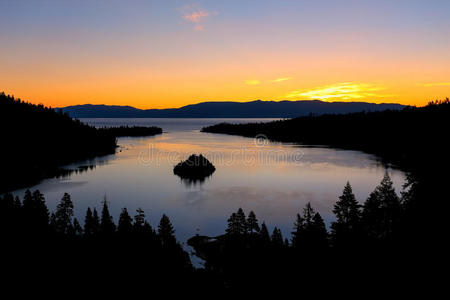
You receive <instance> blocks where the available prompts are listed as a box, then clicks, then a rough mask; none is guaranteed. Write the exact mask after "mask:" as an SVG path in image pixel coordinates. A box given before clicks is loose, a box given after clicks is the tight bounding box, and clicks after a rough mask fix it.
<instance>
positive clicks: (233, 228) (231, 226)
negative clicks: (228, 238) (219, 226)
mask: <svg viewBox="0 0 450 300" xmlns="http://www.w3.org/2000/svg"><path fill="white" fill-rule="evenodd" d="M227 223H228V226H227V229H226V230H225V232H226V233H227V234H229V235H237V234H239V226H238V222H237V218H236V213H232V214H231V216H230V217H229V218H228V220H227Z"/></svg>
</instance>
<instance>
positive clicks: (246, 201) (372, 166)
mask: <svg viewBox="0 0 450 300" xmlns="http://www.w3.org/2000/svg"><path fill="white" fill-rule="evenodd" d="M120 121H121V122H124V120H120ZM246 121H248V120H246ZM96 122H97V123H96V124H100V123H99V121H98V120H97V121H96ZM110 122H116V123H117V122H118V121H117V120H112V121H110ZM130 122H131V121H130ZM138 122H139V123H138V124H139V125H142V124H143V123H145V122H148V125H156V126H158V125H160V126H162V127H163V129H164V130H165V131H166V133H164V134H163V135H160V136H155V137H148V138H120V139H119V144H120V145H121V147H120V151H118V153H117V154H116V155H110V156H106V157H102V158H98V159H96V160H92V161H90V162H80V163H78V164H73V165H71V166H67V169H71V170H74V171H73V172H72V173H70V174H68V176H64V177H63V178H59V179H58V178H54V179H49V180H45V181H43V182H42V183H41V184H39V185H37V186H35V187H33V188H38V189H40V190H41V192H43V193H44V194H45V196H46V200H47V203H48V205H49V208H50V209H54V208H55V207H56V204H57V203H58V201H59V200H60V199H61V197H62V195H63V193H64V192H68V193H70V194H71V196H72V199H73V201H74V203H75V215H76V217H77V218H78V219H79V220H83V219H84V214H85V212H86V209H87V207H88V206H90V207H97V209H99V207H100V202H101V200H102V199H103V197H104V195H105V194H106V195H107V197H108V201H109V203H110V209H111V213H112V215H113V216H114V219H115V221H117V220H118V216H119V214H120V210H121V208H122V207H127V208H128V209H129V211H135V209H136V208H138V207H141V208H143V209H144V211H145V213H146V215H147V216H148V218H149V221H150V223H151V224H152V225H153V226H156V225H157V221H158V220H159V219H160V218H161V215H162V214H163V213H165V214H167V215H168V216H170V218H171V220H172V221H173V224H174V226H175V228H176V230H177V231H176V235H177V237H178V238H179V239H180V240H182V241H184V240H186V239H187V238H189V237H191V236H193V235H194V234H196V233H200V234H206V235H216V234H220V233H223V231H224V229H225V227H226V220H227V218H228V216H229V215H230V214H231V213H232V212H235V211H236V210H237V208H239V207H242V208H243V209H244V210H245V211H246V212H248V211H250V210H253V211H254V212H255V213H256V215H257V217H258V218H259V220H260V221H265V222H266V224H268V227H269V230H272V229H273V226H275V225H277V227H280V228H281V230H282V232H283V235H286V236H289V235H290V232H291V231H292V226H293V225H292V224H293V222H294V218H295V214H296V213H297V212H299V211H301V209H302V208H303V207H304V205H305V204H306V203H307V202H311V204H312V206H313V207H314V209H316V210H317V211H318V212H320V213H321V214H322V216H323V217H324V219H325V221H326V223H327V224H329V222H330V221H331V220H332V207H333V204H334V202H335V201H336V200H337V199H338V196H339V195H340V194H341V192H342V189H343V187H344V185H345V183H346V182H347V181H350V182H351V183H352V185H353V187H354V192H355V194H356V197H357V199H358V200H359V201H361V202H362V201H364V200H365V199H366V198H367V197H368V195H369V193H370V192H371V191H372V190H373V189H374V188H375V186H376V185H377V184H378V183H379V182H380V180H381V179H382V177H383V174H384V172H385V167H384V166H383V165H382V164H380V162H378V161H377V160H376V158H375V157H373V156H371V155H368V154H364V153H361V152H357V151H346V150H336V149H330V148H320V147H305V146H298V145H289V144H281V143H273V142H268V143H267V144H264V145H263V146H261V145H260V144H258V143H255V141H254V140H253V139H249V138H244V137H238V136H228V135H218V134H211V133H201V132H199V131H198V129H200V128H201V127H202V126H206V125H210V124H214V123H218V122H220V120H204V119H201V120H190V121H189V122H188V124H187V125H186V124H183V121H182V120H163V123H161V124H168V123H170V127H169V128H170V132H168V131H169V130H168V128H165V127H164V125H161V124H158V122H157V121H156V120H138ZM177 122H178V123H177ZM208 122H209V123H208ZM132 124H134V123H129V125H132ZM193 124H195V130H193V129H192V128H193V127H194V125H193ZM193 153H203V154H205V156H207V158H208V159H209V160H210V161H211V162H212V163H213V164H214V166H215V167H216V171H215V172H214V175H213V176H212V177H207V178H205V180H204V181H196V182H191V181H189V180H182V179H180V178H179V177H178V176H174V174H173V168H174V166H175V165H176V164H177V163H178V162H180V161H181V160H184V159H186V158H187V157H188V156H189V155H191V154H193ZM389 173H390V175H391V177H392V179H393V181H394V184H395V187H396V189H397V192H399V191H400V190H401V186H402V184H403V182H404V175H403V173H402V172H401V171H398V170H395V169H389ZM23 192H24V190H20V191H17V192H16V194H18V195H20V196H23ZM197 229H198V230H197Z"/></svg>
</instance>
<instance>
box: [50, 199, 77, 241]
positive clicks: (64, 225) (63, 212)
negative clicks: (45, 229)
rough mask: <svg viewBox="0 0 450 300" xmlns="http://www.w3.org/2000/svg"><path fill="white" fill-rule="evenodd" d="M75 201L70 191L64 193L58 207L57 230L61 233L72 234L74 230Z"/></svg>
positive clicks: (56, 215) (56, 213)
mask: <svg viewBox="0 0 450 300" xmlns="http://www.w3.org/2000/svg"><path fill="white" fill-rule="evenodd" d="M72 217H73V202H72V200H71V199H70V195H69V194H68V193H64V196H63V197H62V199H61V202H60V203H59V204H58V206H57V207H56V212H55V220H54V222H55V230H56V232H57V233H59V234H63V235H65V234H70V233H71V232H73V224H72Z"/></svg>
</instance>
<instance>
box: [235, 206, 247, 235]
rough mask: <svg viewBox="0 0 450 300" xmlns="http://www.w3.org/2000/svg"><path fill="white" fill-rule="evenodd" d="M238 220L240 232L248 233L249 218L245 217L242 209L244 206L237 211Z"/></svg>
mask: <svg viewBox="0 0 450 300" xmlns="http://www.w3.org/2000/svg"><path fill="white" fill-rule="evenodd" d="M236 222H237V226H238V232H239V234H246V233H247V228H248V226H247V219H246V217H245V213H244V211H243V210H242V208H239V209H238V211H237V212H236Z"/></svg>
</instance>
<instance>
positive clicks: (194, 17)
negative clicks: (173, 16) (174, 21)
mask: <svg viewBox="0 0 450 300" xmlns="http://www.w3.org/2000/svg"><path fill="white" fill-rule="evenodd" d="M209 15H210V13H209V12H207V11H206V10H203V9H199V10H196V11H193V12H190V13H186V14H185V15H184V16H183V18H184V19H185V20H187V21H189V22H192V23H199V22H200V21H201V20H202V19H203V18H206V17H208V16H209Z"/></svg>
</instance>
